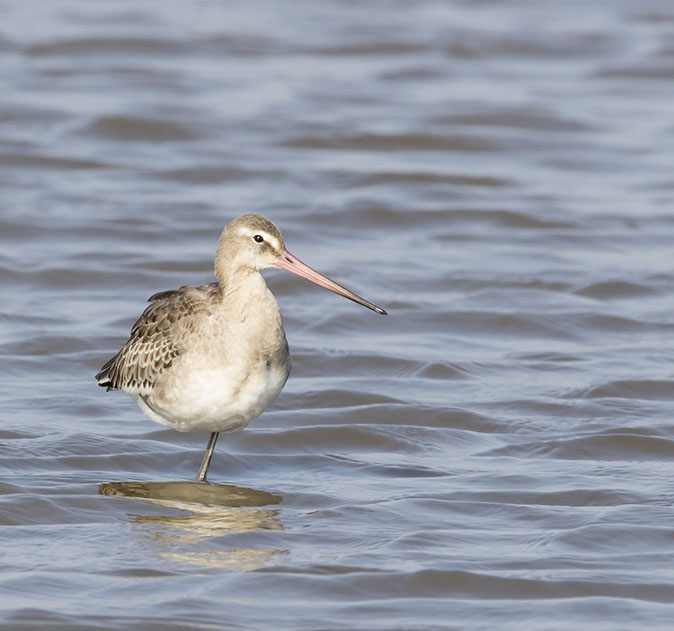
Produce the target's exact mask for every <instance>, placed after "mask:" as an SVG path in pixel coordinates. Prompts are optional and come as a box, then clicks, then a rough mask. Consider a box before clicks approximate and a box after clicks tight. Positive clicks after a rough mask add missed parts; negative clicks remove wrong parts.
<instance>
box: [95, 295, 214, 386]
mask: <svg viewBox="0 0 674 631" xmlns="http://www.w3.org/2000/svg"><path fill="white" fill-rule="evenodd" d="M219 293H220V286H219V285H218V283H210V284H209V285H201V286H200V287H191V286H189V285H185V286H183V287H180V288H179V289H171V290H169V291H162V292H159V293H157V294H154V295H153V296H150V298H149V300H148V301H149V302H150V305H149V306H148V307H147V309H145V311H143V314H142V315H141V316H140V318H138V320H136V323H135V324H134V325H133V327H132V328H131V335H130V336H129V339H128V340H127V341H126V343H125V344H124V346H123V347H122V348H121V350H120V351H119V353H117V355H115V356H114V357H113V358H112V359H110V360H108V361H107V362H105V364H103V367H102V368H101V370H100V372H99V373H98V374H97V375H96V380H97V381H98V385H99V386H102V387H105V388H107V389H108V390H124V391H125V392H128V393H129V394H139V395H147V394H149V393H150V391H151V390H152V387H153V386H154V384H155V381H156V380H157V378H158V377H159V375H161V374H162V372H164V371H165V370H166V369H167V368H169V366H171V363H172V362H173V360H174V359H175V358H176V357H177V356H178V355H180V354H181V353H182V352H183V348H182V346H181V342H180V340H181V338H182V337H183V336H184V334H185V333H190V332H191V331H193V330H194V328H195V327H196V326H197V325H198V323H199V321H200V320H201V318H203V317H207V316H209V315H210V313H211V311H210V309H209V307H210V305H211V303H212V301H213V300H214V299H215V298H216V296H217V295H218V294H219Z"/></svg>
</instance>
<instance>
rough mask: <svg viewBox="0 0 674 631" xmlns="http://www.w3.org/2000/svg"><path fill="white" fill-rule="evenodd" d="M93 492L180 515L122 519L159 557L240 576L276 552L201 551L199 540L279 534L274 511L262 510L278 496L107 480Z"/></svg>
mask: <svg viewBox="0 0 674 631" xmlns="http://www.w3.org/2000/svg"><path fill="white" fill-rule="evenodd" d="M98 492H99V494H100V495H112V496H117V497H133V498H137V499H141V500H143V501H144V502H149V503H152V504H156V505H158V506H164V507H167V508H172V509H177V510H180V511H183V512H182V514H178V515H141V514H129V515H128V521H129V522H130V523H131V524H134V525H136V526H138V527H139V528H140V531H141V533H142V535H143V539H144V540H145V541H146V542H147V543H148V544H149V545H150V546H151V547H152V548H153V549H154V550H155V552H156V553H157V554H159V555H160V556H161V557H163V558H165V559H168V560H171V561H175V562H177V563H180V564H186V563H187V564H191V565H199V566H202V567H220V568H224V569H228V570H230V571H238V572H242V571H250V570H254V569H257V568H259V567H262V566H263V565H265V564H267V563H268V562H269V560H270V559H272V558H273V557H275V556H276V555H279V554H282V551H281V550H278V549H273V548H270V549H245V548H233V549H227V548H226V547H218V549H208V547H206V548H204V542H207V541H208V540H211V539H214V538H216V537H218V538H222V537H224V536H226V535H232V534H239V533H244V532H249V531H253V530H281V529H282V526H281V524H280V523H279V521H278V509H273V508H262V507H266V506H269V505H273V504H278V503H280V502H281V500H282V497H281V496H279V495H274V494H272V493H268V492H266V491H259V490H255V489H249V488H245V487H238V486H233V485H228V484H204V483H203V482H201V483H199V482H110V483H107V484H101V485H100V486H99V487H98ZM219 542H222V539H219Z"/></svg>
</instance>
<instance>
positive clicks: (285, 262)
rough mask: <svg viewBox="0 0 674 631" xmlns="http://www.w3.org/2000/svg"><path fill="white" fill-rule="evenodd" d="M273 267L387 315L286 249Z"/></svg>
mask: <svg viewBox="0 0 674 631" xmlns="http://www.w3.org/2000/svg"><path fill="white" fill-rule="evenodd" d="M274 267H278V268H280V269H284V270H287V271H288V272H291V273H293V274H297V275H298V276H301V277H302V278H306V279H307V280H310V281H311V282H312V283H316V284H317V285H319V286H320V287H323V288H325V289H327V290H329V291H332V292H334V293H336V294H338V295H340V296H344V298H348V299H349V300H353V301H354V302H357V303H358V304H359V305H363V306H364V307H367V308H368V309H372V311H375V312H376V313H379V314H381V315H387V313H386V311H384V310H383V309H382V308H381V307H378V306H377V305H373V304H372V303H371V302H368V301H367V300H365V298H361V297H360V296H358V295H357V294H354V293H353V292H352V291H349V290H348V289H346V288H345V287H342V286H341V285H338V284H337V283H336V282H334V281H332V280H330V279H329V278H327V277H325V276H323V274H319V273H318V272H317V271H316V270H315V269H312V268H311V267H309V266H308V265H307V264H306V263H302V261H300V260H299V259H298V258H297V257H295V256H293V255H292V254H290V252H288V250H284V251H283V254H281V256H279V257H278V259H276V263H275V264H274Z"/></svg>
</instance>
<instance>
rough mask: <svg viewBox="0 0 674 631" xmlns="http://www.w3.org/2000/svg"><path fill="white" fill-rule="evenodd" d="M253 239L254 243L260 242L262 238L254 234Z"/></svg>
mask: <svg viewBox="0 0 674 631" xmlns="http://www.w3.org/2000/svg"><path fill="white" fill-rule="evenodd" d="M253 241H255V243H262V242H263V241H264V239H263V238H262V235H260V234H256V235H255V236H254V237H253Z"/></svg>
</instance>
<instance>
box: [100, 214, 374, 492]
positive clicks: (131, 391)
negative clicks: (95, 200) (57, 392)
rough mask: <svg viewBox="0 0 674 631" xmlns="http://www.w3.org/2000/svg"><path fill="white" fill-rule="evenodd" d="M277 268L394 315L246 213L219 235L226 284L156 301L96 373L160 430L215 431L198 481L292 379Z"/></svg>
mask: <svg viewBox="0 0 674 631" xmlns="http://www.w3.org/2000/svg"><path fill="white" fill-rule="evenodd" d="M268 267H277V268H280V269H284V270H287V271H289V272H292V273H293V274H297V275H298V276H302V277H303V278H306V279H307V280H310V281H311V282H313V283H316V284H317V285H320V286H321V287H324V288H325V289H329V290H330V291H332V292H334V293H336V294H339V295H340V296H344V297H345V298H349V300H353V301H354V302H357V303H358V304H360V305H363V306H365V307H367V308H368V309H372V310H373V311H375V312H377V313H379V314H382V315H386V311H384V310H383V309H381V308H379V307H377V306H376V305H373V304H372V303H371V302H368V301H367V300H365V299H363V298H361V297H360V296H357V295H356V294H354V293H353V292H351V291H349V290H348V289H345V288H344V287H342V286H341V285H338V284H337V283H335V282H333V281H331V280H330V279H329V278H326V277H325V276H323V275H322V274H319V273H318V272H317V271H316V270H314V269H312V268H311V267H309V266H308V265H306V264H304V263H302V261H300V260H299V259H297V258H296V257H294V256H293V255H292V254H290V252H288V251H287V250H286V249H285V244H284V243H283V237H282V236H281V232H280V231H279V229H278V228H277V227H276V226H275V225H274V224H273V223H272V222H271V221H269V219H266V218H265V217H261V216H260V215H243V216H241V217H239V218H237V219H234V221H232V222H230V223H229V224H228V225H227V226H226V227H225V229H224V230H223V231H222V234H221V235H220V241H219V243H218V249H217V252H216V254H215V277H216V278H217V282H215V283H210V284H208V285H201V286H200V287H190V286H187V285H185V286H183V287H180V289H172V290H170V291H162V292H160V293H158V294H154V296H151V297H150V299H149V302H150V306H149V307H147V309H145V311H144V312H143V314H142V315H141V316H140V318H138V320H137V321H136V323H135V324H134V325H133V327H132V329H131V335H130V337H129V339H128V340H127V342H126V344H124V346H123V347H122V349H121V350H120V351H119V353H117V355H115V356H114V357H113V358H112V359H110V360H109V361H107V362H106V363H105V364H104V365H103V367H102V368H101V370H100V372H99V373H98V374H97V375H96V379H97V380H98V385H99V386H103V387H105V388H107V389H108V390H123V391H124V392H126V393H127V394H128V395H130V396H131V397H132V398H133V399H135V400H136V402H137V403H138V405H139V406H140V409H141V410H142V411H143V412H144V413H145V414H146V415H147V416H149V417H150V418H151V419H152V420H153V421H156V422H157V423H160V424H161V425H166V426H167V427H172V428H173V429H177V430H179V431H182V432H194V431H199V430H203V431H209V432H211V434H210V438H209V440H208V445H207V447H206V452H205V453H204V457H203V460H202V462H201V466H200V467H199V472H198V473H197V477H196V479H197V481H199V482H204V481H206V474H207V473H208V467H209V465H210V463H211V458H212V457H213V450H214V448H215V442H216V440H217V438H218V434H219V433H220V432H234V431H237V430H240V429H243V428H244V427H246V425H248V423H250V422H251V421H252V420H254V419H256V418H257V417H258V416H259V415H260V414H262V411H263V410H264V409H265V408H266V407H267V406H268V405H269V404H270V403H271V402H272V401H273V400H274V399H275V398H276V397H277V395H278V394H279V392H280V391H281V389H282V388H283V386H284V384H285V382H286V380H287V379H288V375H289V373H290V357H289V354H288V343H287V341H286V336H285V331H284V330H283V324H282V322H281V312H280V311H279V307H278V304H277V303H276V299H275V298H274V296H273V295H272V293H271V292H270V291H269V289H268V288H267V285H266V283H265V281H264V278H263V277H262V275H261V274H260V271H261V270H263V269H266V268H268Z"/></svg>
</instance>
